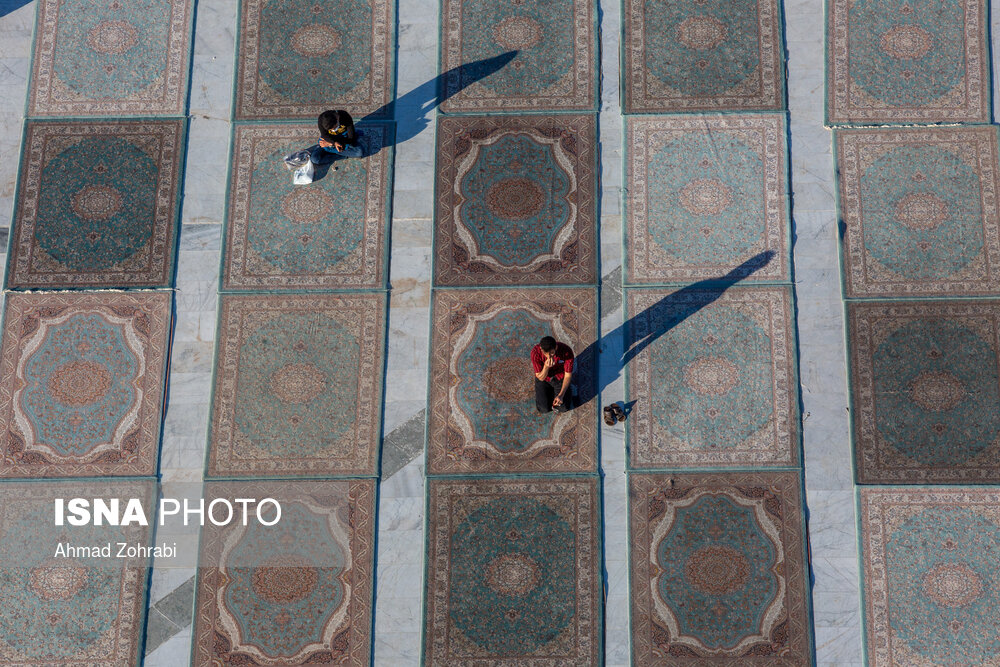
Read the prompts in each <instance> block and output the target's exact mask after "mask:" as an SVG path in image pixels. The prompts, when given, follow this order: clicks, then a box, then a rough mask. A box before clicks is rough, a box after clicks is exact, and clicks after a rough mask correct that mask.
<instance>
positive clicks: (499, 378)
mask: <svg viewBox="0 0 1000 667" xmlns="http://www.w3.org/2000/svg"><path fill="white" fill-rule="evenodd" d="M596 301H597V299H596V294H595V292H594V290H593V289H588V288H561V289H559V290H558V291H557V292H556V291H553V290H551V289H537V290H535V289H520V290H461V291H438V292H435V294H434V306H433V315H432V317H433V333H432V334H431V336H432V338H431V369H430V373H431V382H430V398H429V405H430V416H429V420H428V442H427V471H428V473H430V474H461V473H470V472H484V473H513V472H593V471H594V470H596V466H597V460H596V455H597V428H596V426H597V424H596V422H597V415H596V406H595V401H588V402H587V403H586V404H584V405H580V406H577V407H576V408H574V409H572V410H570V411H569V412H565V413H555V412H553V413H547V414H539V413H538V411H537V410H536V409H535V394H534V372H533V370H532V367H531V361H530V358H529V356H530V354H531V349H532V348H533V347H534V346H535V345H536V344H537V343H538V341H539V340H541V338H542V337H543V336H553V337H555V339H556V340H558V341H561V342H563V343H566V344H567V345H569V346H570V348H572V349H573V351H574V352H575V353H576V354H577V355H580V354H581V352H582V351H583V350H584V349H586V348H587V346H590V345H593V344H594V339H595V338H596V336H597V322H596V308H597V304H596ZM592 356H593V355H592ZM592 365H593V361H591V362H590V364H580V365H578V366H574V368H573V379H572V382H573V384H574V385H575V386H576V390H577V393H582V394H584V395H588V396H589V395H590V394H592V387H593V384H594V381H595V380H596V377H595V375H596V370H597V369H596V368H593V367H592Z"/></svg>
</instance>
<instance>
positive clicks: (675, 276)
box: [625, 114, 791, 284]
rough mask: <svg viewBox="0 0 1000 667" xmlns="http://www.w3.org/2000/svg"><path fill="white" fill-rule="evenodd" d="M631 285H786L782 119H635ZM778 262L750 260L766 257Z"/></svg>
mask: <svg viewBox="0 0 1000 667" xmlns="http://www.w3.org/2000/svg"><path fill="white" fill-rule="evenodd" d="M626 129H627V134H626V146H627V147H628V150H627V159H626V165H627V166H626V170H627V173H626V182H627V191H628V194H627V197H626V204H625V209H626V222H625V224H626V234H625V243H626V265H627V273H626V276H627V278H626V282H627V283H630V284H650V283H654V284H655V283H660V284H663V283H687V282H691V281H693V280H706V279H712V278H721V277H723V276H725V275H727V274H729V273H730V272H731V271H733V270H734V269H736V268H737V267H739V266H740V265H741V264H743V265H744V266H743V267H742V269H740V270H739V271H738V272H737V273H736V274H735V277H737V278H741V279H742V278H746V279H748V280H769V281H781V280H788V279H789V276H790V269H789V265H790V261H791V250H790V247H791V246H790V241H789V239H790V233H789V229H788V227H789V219H790V215H789V203H788V196H787V193H788V188H789V186H788V180H787V170H788V157H787V156H788V146H787V133H786V129H785V119H784V115H782V114H754V115H711V116H672V117H663V116H654V117H635V116H633V117H629V118H628V119H627V121H626ZM768 251H770V252H772V253H774V257H773V259H771V261H769V262H767V263H765V264H763V265H759V264H755V263H753V262H748V260H750V259H751V258H753V257H755V256H758V255H760V254H761V253H764V252H768Z"/></svg>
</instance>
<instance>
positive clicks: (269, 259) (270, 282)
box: [222, 123, 392, 290]
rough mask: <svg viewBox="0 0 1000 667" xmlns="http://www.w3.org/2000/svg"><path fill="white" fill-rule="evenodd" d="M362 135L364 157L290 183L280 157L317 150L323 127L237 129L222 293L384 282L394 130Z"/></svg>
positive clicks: (374, 126) (383, 127) (363, 129)
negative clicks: (302, 182) (299, 182)
mask: <svg viewBox="0 0 1000 667" xmlns="http://www.w3.org/2000/svg"><path fill="white" fill-rule="evenodd" d="M358 130H359V132H360V133H361V135H362V136H361V144H362V145H363V147H364V151H365V155H366V157H364V158H359V159H346V160H337V161H336V162H335V163H334V164H335V166H337V171H333V170H330V171H329V172H328V173H327V175H326V176H325V177H324V178H322V179H320V180H318V181H315V182H313V183H310V184H309V185H293V184H292V175H291V172H289V171H288V170H287V169H286V168H285V164H284V161H283V158H284V156H285V155H287V154H289V153H291V152H293V151H295V150H299V149H301V148H304V147H306V146H309V145H311V144H313V143H315V142H316V137H317V132H318V131H317V129H316V125H315V124H312V125H239V126H237V128H236V136H235V139H234V146H235V148H234V154H233V166H232V170H231V173H230V185H229V214H228V217H227V222H226V246H225V258H224V260H223V271H222V289H224V290H262V289H267V290H271V289H312V288H315V289H366V288H380V287H383V286H384V285H385V280H386V263H387V260H386V233H387V227H388V219H389V203H388V202H389V196H390V194H391V191H392V189H391V183H390V180H391V174H390V166H391V164H392V155H391V150H392V149H391V148H389V146H391V144H392V127H391V126H390V125H389V124H383V123H365V124H363V125H361V124H359V125H358Z"/></svg>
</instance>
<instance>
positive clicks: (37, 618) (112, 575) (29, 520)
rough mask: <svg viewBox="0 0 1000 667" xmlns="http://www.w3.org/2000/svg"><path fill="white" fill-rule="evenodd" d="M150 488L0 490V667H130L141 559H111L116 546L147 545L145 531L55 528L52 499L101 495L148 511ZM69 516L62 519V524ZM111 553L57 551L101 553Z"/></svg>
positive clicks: (137, 628) (134, 660)
mask: <svg viewBox="0 0 1000 667" xmlns="http://www.w3.org/2000/svg"><path fill="white" fill-rule="evenodd" d="M152 491H153V484H151V483H149V484H144V483H141V482H134V481H121V480H119V481H115V482H114V483H113V484H112V483H107V482H87V483H85V484H84V483H79V482H75V481H74V482H61V483H60V485H59V487H58V489H57V488H55V487H54V485H51V484H39V483H37V482H32V483H27V484H25V483H17V482H4V483H3V484H0V664H3V665H4V666H5V667H42V666H54V665H59V666H60V667H62V666H67V667H69V666H74V667H75V666H84V665H86V666H88V667H89V666H91V665H100V666H101V667H133V666H134V665H137V664H139V660H140V654H139V646H140V643H141V640H142V634H143V626H144V624H145V616H146V579H147V572H148V566H149V560H148V559H147V558H137V557H126V556H123V557H120V558H118V557H115V554H116V552H117V546H116V545H117V543H119V542H124V543H126V544H128V545H142V546H147V547H148V546H149V545H150V540H151V536H152V532H151V528H149V527H144V526H138V525H135V524H132V525H129V526H121V527H119V526H109V525H107V523H106V522H105V523H104V525H101V526H94V525H92V524H90V523H88V524H86V525H83V526H68V525H66V526H57V525H55V524H54V521H53V505H54V500H55V499H56V498H64V499H66V498H101V499H104V500H105V501H106V502H108V504H109V505H110V504H112V503H115V502H117V503H119V507H122V508H123V507H124V506H125V504H126V503H127V502H128V500H129V499H131V498H136V499H139V501H140V502H141V504H142V506H143V508H144V509H145V510H146V511H149V508H151V507H152V506H153V505H152V497H153V496H152ZM70 516H72V515H69V514H68V515H67V518H69V517H70ZM109 542H110V543H111V545H112V546H111V553H110V556H107V557H105V556H104V555H93V556H91V555H88V554H87V553H81V552H78V551H72V552H66V553H65V554H61V555H56V554H57V553H60V552H59V551H58V549H59V545H63V547H64V548H65V547H66V546H69V547H76V548H79V547H103V546H104V545H106V544H108V543H109Z"/></svg>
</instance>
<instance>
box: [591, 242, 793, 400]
mask: <svg viewBox="0 0 1000 667" xmlns="http://www.w3.org/2000/svg"><path fill="white" fill-rule="evenodd" d="M773 257H774V251H773V250H768V251H765V252H762V253H760V254H759V255H755V256H754V257H751V258H750V259H748V260H747V261H745V262H743V263H742V264H740V265H739V266H737V267H736V268H734V269H733V270H732V271H730V272H729V273H727V274H726V275H724V276H720V277H718V278H709V279H706V280H699V281H698V282H696V283H691V284H690V285H688V286H686V287H682V288H681V289H679V290H677V291H676V292H672V293H671V294H668V295H667V296H665V297H663V298H662V299H660V300H659V301H657V302H656V303H655V304H653V305H652V306H650V307H649V308H647V309H646V310H644V311H642V312H641V313H638V314H636V315H633V316H632V317H631V318H629V319H628V320H626V321H625V322H624V323H623V324H622V325H621V326H620V327H618V328H617V329H615V330H614V331H612V332H611V333H609V334H607V335H606V336H602V337H600V338H598V339H597V340H596V341H594V342H593V343H591V344H590V345H589V346H587V348H586V349H585V350H584V351H583V352H581V353H580V354H578V355H577V356H576V362H575V364H574V365H577V366H580V367H581V368H592V369H595V371H597V372H596V373H595V375H596V376H597V377H596V378H595V381H594V382H593V383H592V384H591V386H590V387H583V386H581V387H578V388H577V392H578V395H577V406H580V405H585V404H586V403H587V402H588V401H590V400H591V399H593V398H594V396H597V395H599V394H600V393H601V392H602V391H604V389H605V388H606V387H607V386H608V385H610V384H611V383H613V382H614V381H615V380H617V379H618V378H619V377H620V376H621V374H622V371H623V370H624V369H625V366H626V365H627V364H628V363H629V362H630V361H632V360H633V359H635V357H636V356H638V355H639V353H640V352H642V351H643V350H645V349H646V347H648V346H649V344H650V343H652V342H653V341H655V340H656V339H657V338H659V337H660V336H662V335H663V334H665V333H667V332H668V331H670V330H671V329H673V328H674V327H675V326H677V325H678V324H680V323H681V322H683V321H684V320H686V319H687V318H689V317H691V316H692V315H694V314H695V313H697V312H698V311H699V310H701V309H702V308H704V307H705V306H707V305H708V304H710V303H712V302H713V301H715V300H716V299H718V298H719V297H720V296H722V293H723V292H725V291H726V290H727V289H729V288H730V287H732V286H733V285H735V284H736V283H738V282H739V281H741V280H743V279H744V278H746V277H747V276H749V275H751V274H752V273H754V272H755V271H759V270H760V269H762V268H763V267H765V266H767V264H768V263H769V262H770V261H771V259H772V258H773ZM693 292H701V293H703V294H704V293H708V296H707V297H706V298H702V299H699V300H698V301H697V302H695V303H691V302H687V301H686V297H687V295H689V294H691V293H693ZM660 309H666V311H667V312H669V313H670V315H669V317H668V318H666V319H663V320H662V321H661V326H660V327H658V328H657V329H656V330H654V331H650V332H649V333H648V334H646V335H645V336H641V337H639V336H636V335H635V333H634V330H635V326H634V325H635V323H636V322H637V321H639V320H641V319H643V318H645V317H646V316H647V315H651V314H653V313H655V312H656V311H659V310H660ZM616 339H618V340H621V341H622V352H621V355H620V357H619V359H618V361H617V363H616V364H614V366H613V372H605V373H604V374H603V376H602V373H601V370H602V369H601V368H600V365H599V364H598V356H599V352H600V347H601V342H602V341H614V340H616ZM608 366H609V364H607V363H605V369H603V370H605V371H608V368H607V367H608Z"/></svg>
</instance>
